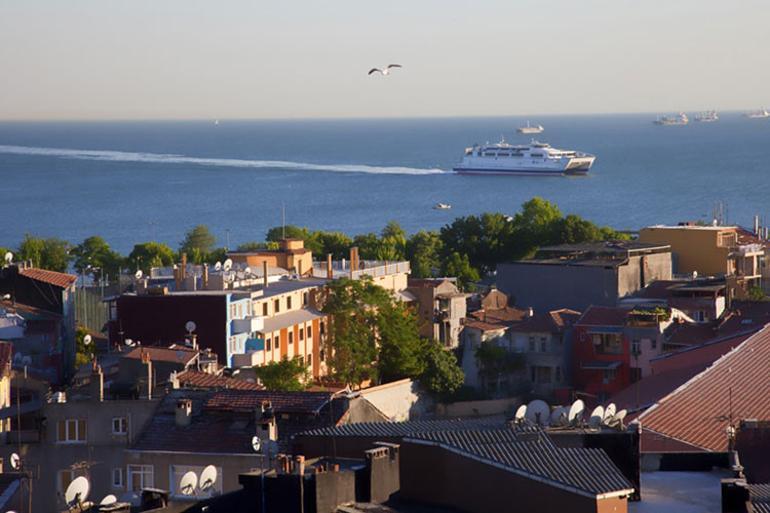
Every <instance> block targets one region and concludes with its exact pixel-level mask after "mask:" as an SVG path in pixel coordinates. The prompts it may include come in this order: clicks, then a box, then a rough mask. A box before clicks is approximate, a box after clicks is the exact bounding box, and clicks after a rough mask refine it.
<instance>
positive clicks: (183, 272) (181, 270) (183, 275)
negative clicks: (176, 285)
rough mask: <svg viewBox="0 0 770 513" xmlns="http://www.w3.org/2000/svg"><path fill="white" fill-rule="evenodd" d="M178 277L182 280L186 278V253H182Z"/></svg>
mask: <svg viewBox="0 0 770 513" xmlns="http://www.w3.org/2000/svg"><path fill="white" fill-rule="evenodd" d="M179 273H180V276H179V279H180V280H182V282H184V281H185V280H186V279H187V253H182V266H181V267H180V268H179Z"/></svg>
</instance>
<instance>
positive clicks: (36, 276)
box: [19, 267, 78, 289]
mask: <svg viewBox="0 0 770 513" xmlns="http://www.w3.org/2000/svg"><path fill="white" fill-rule="evenodd" d="M19 275H21V276H24V277H26V278H30V279H33V280H36V281H40V282H43V283H47V284H49V285H54V286H56V287H60V288H62V289H66V288H67V287H69V286H70V285H72V284H73V283H75V282H76V281H77V279H78V277H77V276H75V275H74V274H67V273H59V272H56V271H49V270H47V269H37V268H34V267H32V268H26V269H22V268H19Z"/></svg>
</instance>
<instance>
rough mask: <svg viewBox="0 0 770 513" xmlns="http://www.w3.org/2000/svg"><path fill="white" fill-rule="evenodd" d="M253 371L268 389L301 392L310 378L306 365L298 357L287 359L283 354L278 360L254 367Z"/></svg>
mask: <svg viewBox="0 0 770 513" xmlns="http://www.w3.org/2000/svg"><path fill="white" fill-rule="evenodd" d="M254 372H255V374H256V375H257V378H259V380H260V381H261V382H262V385H264V387H265V388H266V389H267V390H270V391H279V392H301V391H302V390H305V388H306V387H305V383H307V382H308V380H309V379H310V373H309V372H308V370H307V367H306V366H305V364H304V363H303V362H302V361H301V360H300V359H299V358H294V359H292V360H289V359H288V358H287V357H285V356H284V357H283V359H282V360H281V361H279V362H270V363H268V364H267V365H262V366H260V367H254Z"/></svg>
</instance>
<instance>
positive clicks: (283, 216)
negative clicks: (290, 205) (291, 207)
mask: <svg viewBox="0 0 770 513" xmlns="http://www.w3.org/2000/svg"><path fill="white" fill-rule="evenodd" d="M281 238H282V239H285V238H286V203H285V202H283V201H282V202H281Z"/></svg>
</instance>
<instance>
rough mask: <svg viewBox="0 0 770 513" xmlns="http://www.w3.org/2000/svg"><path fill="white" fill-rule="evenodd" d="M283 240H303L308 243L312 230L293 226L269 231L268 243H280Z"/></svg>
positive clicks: (274, 228) (288, 225)
mask: <svg viewBox="0 0 770 513" xmlns="http://www.w3.org/2000/svg"><path fill="white" fill-rule="evenodd" d="M282 239H301V240H303V241H305V242H307V241H308V240H309V239H310V230H308V229H307V228H301V227H299V226H295V225H293V224H287V225H286V226H285V227H284V226H276V227H273V228H270V229H269V230H268V231H267V236H266V237H265V240H266V241H268V242H280V241H281V240H282Z"/></svg>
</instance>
